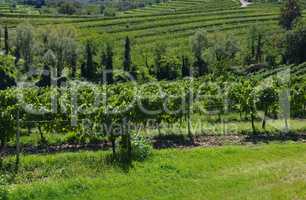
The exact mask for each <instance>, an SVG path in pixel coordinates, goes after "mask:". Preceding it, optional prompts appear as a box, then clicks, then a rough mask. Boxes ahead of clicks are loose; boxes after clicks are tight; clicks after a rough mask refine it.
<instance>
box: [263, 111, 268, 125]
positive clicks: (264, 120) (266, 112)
mask: <svg viewBox="0 0 306 200" xmlns="http://www.w3.org/2000/svg"><path fill="white" fill-rule="evenodd" d="M267 114H268V109H267V108H266V109H265V113H264V117H263V120H262V129H264V130H265V129H266V116H267Z"/></svg>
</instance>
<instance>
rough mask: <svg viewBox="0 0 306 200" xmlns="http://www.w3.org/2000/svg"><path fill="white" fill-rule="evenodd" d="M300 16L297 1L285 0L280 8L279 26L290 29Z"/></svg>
mask: <svg viewBox="0 0 306 200" xmlns="http://www.w3.org/2000/svg"><path fill="white" fill-rule="evenodd" d="M301 16H302V13H301V9H300V6H299V3H298V1H297V0H286V1H285V3H284V5H283V6H282V7H281V14H280V18H279V24H280V25H281V26H282V27H283V28H285V29H287V30H290V29H292V27H293V25H294V22H295V21H296V19H298V18H299V17H301Z"/></svg>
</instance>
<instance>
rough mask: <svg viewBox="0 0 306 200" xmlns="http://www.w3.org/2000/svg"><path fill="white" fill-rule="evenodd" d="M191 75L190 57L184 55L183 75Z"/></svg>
mask: <svg viewBox="0 0 306 200" xmlns="http://www.w3.org/2000/svg"><path fill="white" fill-rule="evenodd" d="M188 76H191V70H190V64H189V59H188V57H186V56H182V77H188Z"/></svg>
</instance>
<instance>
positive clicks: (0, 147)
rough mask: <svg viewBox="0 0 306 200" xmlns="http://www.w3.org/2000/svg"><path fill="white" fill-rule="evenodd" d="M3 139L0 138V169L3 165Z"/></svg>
mask: <svg viewBox="0 0 306 200" xmlns="http://www.w3.org/2000/svg"><path fill="white" fill-rule="evenodd" d="M4 140H5V139H1V142H0V169H2V167H3V157H4V148H5V141H4Z"/></svg>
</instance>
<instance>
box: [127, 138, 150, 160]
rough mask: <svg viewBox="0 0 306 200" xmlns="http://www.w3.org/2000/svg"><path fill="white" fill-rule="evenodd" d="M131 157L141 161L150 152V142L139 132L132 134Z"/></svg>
mask: <svg viewBox="0 0 306 200" xmlns="http://www.w3.org/2000/svg"><path fill="white" fill-rule="evenodd" d="M131 142H132V157H133V160H138V161H143V160H145V159H146V158H147V157H148V156H150V154H151V153H152V146H151V144H150V142H149V141H148V140H147V139H146V138H144V137H143V136H141V135H139V134H133V135H132V141H131Z"/></svg>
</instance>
